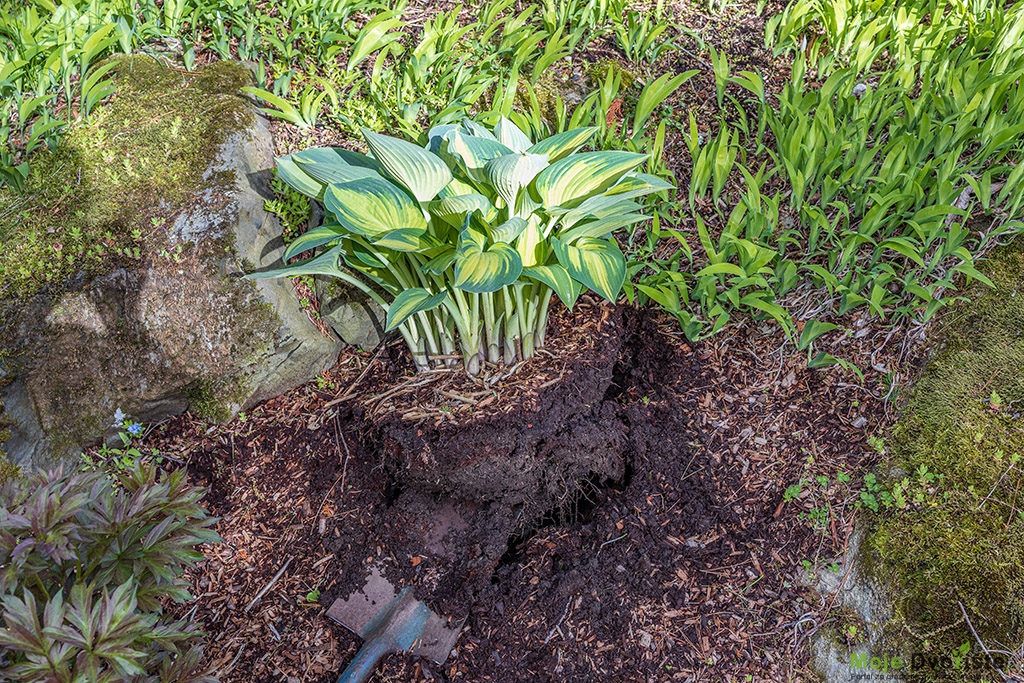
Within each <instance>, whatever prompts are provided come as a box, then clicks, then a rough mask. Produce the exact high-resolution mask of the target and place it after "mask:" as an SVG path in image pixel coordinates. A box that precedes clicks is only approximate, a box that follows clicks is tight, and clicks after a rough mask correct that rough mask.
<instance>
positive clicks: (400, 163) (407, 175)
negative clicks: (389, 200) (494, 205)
mask: <svg viewBox="0 0 1024 683" xmlns="http://www.w3.org/2000/svg"><path fill="white" fill-rule="evenodd" d="M363 138H365V139H366V144H367V145H368V146H369V147H370V152H372V153H373V156H374V158H375V159H376V160H377V161H378V162H379V163H380V165H381V167H382V168H383V169H384V171H385V172H386V173H387V174H388V175H389V176H391V177H392V178H393V179H394V180H396V181H398V182H399V183H401V184H402V185H403V186H404V187H405V188H406V189H408V190H409V192H411V193H412V195H413V196H414V197H416V200H417V201H420V202H426V201H430V200H431V199H433V198H434V197H436V196H437V193H438V192H440V191H441V188H443V187H444V186H445V185H447V184H448V183H449V182H451V179H452V172H451V171H450V170H449V169H448V166H446V165H445V163H444V161H442V160H441V158H440V157H438V156H437V155H436V154H433V153H431V152H430V151H428V150H426V149H423V148H422V147H420V146H419V145H415V144H413V143H411V142H408V141H406V140H400V139H398V138H393V137H389V136H387V135H381V134H380V133H374V132H373V131H371V130H368V129H366V128H364V129H363Z"/></svg>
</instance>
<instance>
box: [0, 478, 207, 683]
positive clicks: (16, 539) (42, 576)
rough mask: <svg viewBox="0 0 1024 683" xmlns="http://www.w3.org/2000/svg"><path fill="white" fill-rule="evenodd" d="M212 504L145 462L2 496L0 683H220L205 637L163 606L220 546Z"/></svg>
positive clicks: (16, 486)
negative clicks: (206, 668) (208, 668)
mask: <svg viewBox="0 0 1024 683" xmlns="http://www.w3.org/2000/svg"><path fill="white" fill-rule="evenodd" d="M201 496H202V492H201V491H199V490H197V489H194V488H191V487H189V486H188V485H187V484H186V482H185V476H184V471H183V470H182V471H178V472H175V473H174V474H170V475H166V474H163V473H160V474H158V470H157V468H156V467H155V466H154V465H152V464H146V463H142V462H138V463H136V464H135V466H134V467H133V468H132V469H130V470H127V471H125V472H122V473H119V474H117V475H116V480H111V479H110V478H109V477H108V476H107V475H105V474H102V473H98V472H91V473H86V472H77V473H74V474H71V475H63V474H61V473H59V472H56V473H50V474H40V475H35V476H33V477H30V478H26V479H15V480H12V481H10V482H8V483H6V484H5V485H4V486H3V487H0V607H2V619H3V625H2V626H0V680H5V681H90V682H94V681H147V680H154V681H155V680H163V681H212V680H213V679H212V678H211V677H209V676H207V675H205V674H204V673H203V671H202V668H201V666H200V658H201V654H202V649H201V647H200V646H199V645H198V641H199V636H200V635H201V634H200V633H199V631H198V630H197V629H196V627H195V626H193V625H191V624H188V623H186V622H184V621H178V620H172V619H170V618H168V617H166V616H165V615H163V614H162V607H161V601H162V600H164V599H167V598H169V599H171V600H175V601H178V602H180V601H182V600H185V599H187V598H188V597H189V596H188V592H187V591H186V589H185V582H184V581H183V579H182V578H181V572H182V569H183V568H184V567H185V566H190V565H193V564H195V563H196V562H197V561H198V560H199V559H201V558H202V555H201V554H200V553H199V552H197V551H196V550H195V546H196V545H197V544H199V543H207V542H213V541H216V540H218V537H217V535H216V534H215V533H214V532H213V531H212V530H211V529H210V526H211V525H212V524H213V522H214V521H215V520H213V519H211V518H209V517H207V515H206V511H205V510H204V509H203V508H202V506H200V505H199V499H200V497H201Z"/></svg>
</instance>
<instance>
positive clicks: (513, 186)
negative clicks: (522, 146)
mask: <svg viewBox="0 0 1024 683" xmlns="http://www.w3.org/2000/svg"><path fill="white" fill-rule="evenodd" d="M517 130H518V129H517ZM547 165H548V158H547V157H546V156H544V155H543V154H506V155H505V156H500V157H498V158H497V159H491V160H490V161H488V162H487V165H486V166H485V167H484V171H485V172H486V173H487V179H488V180H490V181H491V185H492V186H494V189H495V190H497V191H498V195H499V196H501V198H502V199H504V200H505V206H507V207H509V209H510V211H515V207H516V197H518V196H519V190H521V189H522V188H524V187H526V186H527V185H529V184H530V183H531V182H533V179H534V178H536V177H537V174H538V173H540V172H541V171H543V170H544V169H545V168H546V167H547Z"/></svg>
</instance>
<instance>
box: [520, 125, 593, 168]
mask: <svg viewBox="0 0 1024 683" xmlns="http://www.w3.org/2000/svg"><path fill="white" fill-rule="evenodd" d="M596 132H597V128H595V127H593V126H591V127H589V128H574V129H573V130H567V131H565V132H564V133H558V134H556V135H552V136H551V137H547V138H544V139H543V140H541V141H540V142H538V143H537V144H535V145H532V146H531V147H530V148H529V149H527V150H526V151H527V153H529V154H546V155H547V156H548V163H551V164H553V163H555V162H556V161H558V160H559V159H562V158H563V157H567V156H569V155H570V154H575V153H576V151H577V150H579V148H580V147H582V146H583V145H585V144H587V143H588V142H590V138H592V137H594V133H596Z"/></svg>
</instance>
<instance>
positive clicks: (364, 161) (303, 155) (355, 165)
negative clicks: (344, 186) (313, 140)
mask: <svg viewBox="0 0 1024 683" xmlns="http://www.w3.org/2000/svg"><path fill="white" fill-rule="evenodd" d="M290 158H291V160H292V161H294V162H295V163H296V164H298V165H299V167H300V168H302V170H303V171H305V172H306V173H307V174H309V175H310V176H312V177H313V178H315V179H317V180H319V181H320V182H322V183H324V184H327V185H330V184H331V183H347V182H349V181H350V180H358V179H359V178H368V177H380V174H379V172H378V171H379V169H380V165H379V164H378V163H377V162H376V161H375V160H373V159H371V158H370V157H367V156H365V155H363V154H358V153H356V152H350V151H349V150H347V149H338V148H333V147H314V148H311V149H305V150H303V151H301V152H296V153H295V154H292V155H291V157H290Z"/></svg>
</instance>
